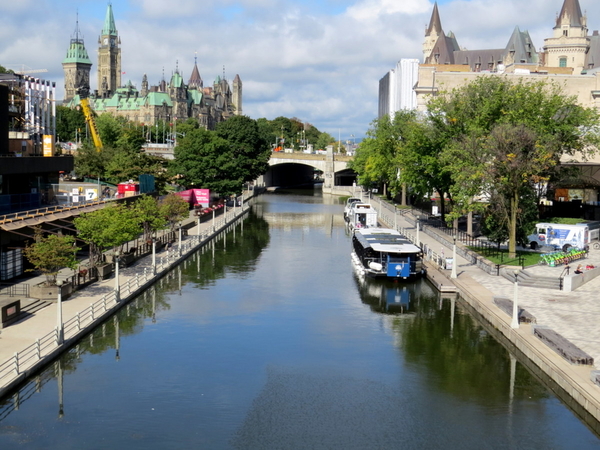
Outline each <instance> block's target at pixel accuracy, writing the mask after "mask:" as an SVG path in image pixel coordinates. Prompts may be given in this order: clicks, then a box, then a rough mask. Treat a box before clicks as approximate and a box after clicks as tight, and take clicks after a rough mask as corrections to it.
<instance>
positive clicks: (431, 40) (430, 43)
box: [423, 2, 444, 62]
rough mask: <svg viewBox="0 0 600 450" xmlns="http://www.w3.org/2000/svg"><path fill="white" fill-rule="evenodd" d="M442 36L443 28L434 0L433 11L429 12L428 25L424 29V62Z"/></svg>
mask: <svg viewBox="0 0 600 450" xmlns="http://www.w3.org/2000/svg"><path fill="white" fill-rule="evenodd" d="M442 36H444V30H443V29H442V21H441V20H440V13H439V11H438V5H437V2H435V3H434V4H433V12H432V13H431V20H430V21H429V26H428V27H427V28H426V29H425V40H424V41H423V61H424V62H425V61H428V60H430V59H431V53H432V52H433V49H434V47H435V44H436V42H437V41H438V39H439V38H440V37H442Z"/></svg>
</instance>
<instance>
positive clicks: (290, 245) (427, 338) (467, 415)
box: [0, 193, 599, 449]
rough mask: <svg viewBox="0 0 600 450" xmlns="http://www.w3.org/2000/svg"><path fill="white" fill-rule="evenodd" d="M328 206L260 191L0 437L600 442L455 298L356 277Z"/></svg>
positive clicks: (6, 421) (156, 443) (159, 443)
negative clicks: (242, 216) (239, 220)
mask: <svg viewBox="0 0 600 450" xmlns="http://www.w3.org/2000/svg"><path fill="white" fill-rule="evenodd" d="M337 202H338V200H337V199H335V198H331V197H327V196H325V197H322V196H320V195H312V194H311V195H306V194H304V195H300V194H298V193H295V194H287V195H264V196H262V197H260V198H259V199H258V201H257V202H256V204H255V206H254V208H253V213H252V214H251V216H250V217H249V218H248V219H247V220H246V221H245V222H244V224H243V226H242V225H238V226H237V227H236V228H235V230H233V229H232V230H230V231H229V232H228V233H227V234H226V235H225V236H223V237H222V238H221V239H219V240H218V241H216V242H215V243H214V245H213V244H210V245H207V246H206V247H205V248H204V249H203V250H202V252H200V253H198V254H197V255H195V256H194V257H193V258H190V259H189V260H188V261H187V262H186V264H184V265H183V266H181V267H180V269H178V270H174V271H173V272H172V273H171V274H170V275H169V276H168V277H166V278H164V279H163V281H162V282H161V283H160V284H158V285H157V286H156V289H152V290H150V291H148V292H146V293H145V295H143V296H142V297H140V298H139V299H138V300H137V301H135V302H133V303H131V304H130V305H129V306H128V307H126V308H124V309H123V310H122V311H121V312H120V313H119V314H118V315H117V316H116V317H115V318H114V319H111V320H109V321H108V322H107V323H105V324H104V325H103V326H101V327H100V328H98V329H97V330H96V331H95V332H94V333H93V334H92V335H90V336H89V337H88V338H86V339H85V340H84V341H82V342H81V343H80V345H79V346H78V347H76V348H74V349H73V350H72V351H70V352H69V353H68V354H66V355H65V356H64V357H63V358H62V359H61V360H60V361H59V362H58V363H57V364H54V365H53V366H52V367H50V368H49V369H48V370H47V371H45V372H44V373H43V374H41V375H40V376H39V377H38V378H37V379H34V380H31V382H30V383H29V384H28V385H27V386H25V387H24V388H23V390H22V391H21V392H20V393H19V395H18V396H15V397H13V398H9V399H5V400H4V403H3V405H2V408H1V409H0V449H9V448H27V449H38V448H39V449H42V448H44V449H45V448H61V449H96V448H98V449H104V448H106V449H108V448H110V449H114V448H132V449H137V448H139V449H148V448H156V449H184V448H185V449H187V448H206V449H229V448H231V449H295V448H298V449H337V448H339V449H375V448H377V449H388V448H389V449H391V448H394V449H395V448H402V449H425V448H444V449H455V448H457V449H459V448H464V449H471V448H473V449H479V448H486V449H505V448H515V449H516V448H519V449H520V448H535V449H537V448H539V449H546V448H555V449H562V448H564V449H570V448H577V449H582V448H598V447H599V441H598V438H597V437H596V436H595V435H594V434H593V433H592V432H591V431H590V430H589V429H588V428H587V427H586V426H585V425H584V424H583V423H582V422H581V421H580V420H579V419H578V418H577V417H576V416H575V415H574V414H573V413H572V412H571V411H570V410H569V409H568V408H567V407H565V406H564V405H563V404H562V403H561V402H560V401H559V400H558V399H557V398H556V397H554V396H553V394H552V393H551V392H550V391H549V390H548V389H547V388H546V387H544V386H543V385H541V384H540V383H539V382H538V381H537V380H536V379H535V378H534V377H533V376H532V375H531V374H530V373H529V372H528V371H527V370H526V369H525V368H524V367H523V366H522V365H521V364H519V363H515V360H514V359H512V358H511V356H510V355H509V353H508V352H507V351H506V350H505V348H504V347H503V346H502V345H500V344H499V343H497V342H496V341H495V340H494V339H493V338H492V337H491V336H490V335H489V334H488V333H487V332H486V331H485V330H484V329H483V328H482V327H480V326H479V325H478V324H477V323H476V322H475V321H474V320H473V319H472V317H471V316H470V315H468V314H466V313H465V312H464V311H463V309H462V307H461V305H460V302H454V301H450V300H448V299H446V300H444V299H440V297H439V295H438V294H437V293H436V291H435V290H434V289H433V288H431V287H430V286H429V285H428V284H427V283H426V282H424V281H421V282H416V283H410V284H403V283H393V282H373V281H372V280H361V279H359V278H357V276H356V275H355V273H354V271H353V270H352V266H351V263H350V258H349V255H350V238H349V236H348V233H347V231H346V229H345V227H344V223H343V220H342V210H343V206H342V205H341V204H338V203H337ZM0 344H1V341H0ZM15 406H18V409H17V408H15Z"/></svg>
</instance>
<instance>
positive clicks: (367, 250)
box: [352, 228, 425, 279]
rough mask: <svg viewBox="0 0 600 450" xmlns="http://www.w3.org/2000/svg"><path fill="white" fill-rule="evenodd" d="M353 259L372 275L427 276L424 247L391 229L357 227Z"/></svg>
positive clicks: (399, 277) (366, 273)
mask: <svg viewBox="0 0 600 450" xmlns="http://www.w3.org/2000/svg"><path fill="white" fill-rule="evenodd" d="M352 248H353V251H352V260H353V262H354V263H355V264H356V265H357V267H358V268H359V269H360V270H361V271H364V274H365V275H367V276H370V277H376V278H377V277H384V278H392V279H411V278H417V277H420V276H423V275H424V274H425V268H424V267H423V252H422V250H421V249H420V248H419V247H417V246H416V245H414V244H413V243H411V242H410V241H409V240H408V239H407V238H406V237H405V236H404V235H402V234H400V233H399V232H398V231H396V230H392V229H390V228H357V229H356V230H355V231H354V235H353V237H352Z"/></svg>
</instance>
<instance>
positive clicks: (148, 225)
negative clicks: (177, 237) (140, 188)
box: [132, 195, 187, 239]
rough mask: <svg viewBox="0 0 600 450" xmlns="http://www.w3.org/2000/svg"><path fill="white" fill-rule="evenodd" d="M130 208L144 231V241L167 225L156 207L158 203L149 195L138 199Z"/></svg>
mask: <svg viewBox="0 0 600 450" xmlns="http://www.w3.org/2000/svg"><path fill="white" fill-rule="evenodd" d="M132 208H133V210H134V212H135V215H136V217H137V219H138V221H139V223H140V224H141V226H142V229H143V230H144V239H149V238H150V237H152V234H153V233H154V232H156V231H158V230H160V229H162V228H164V226H165V225H166V224H167V220H166V218H165V215H163V214H162V213H161V211H160V208H159V206H158V201H157V200H156V198H154V197H152V196H150V195H142V196H141V197H139V198H138V199H137V200H136V202H135V203H134V204H133V205H132ZM186 208H187V205H186Z"/></svg>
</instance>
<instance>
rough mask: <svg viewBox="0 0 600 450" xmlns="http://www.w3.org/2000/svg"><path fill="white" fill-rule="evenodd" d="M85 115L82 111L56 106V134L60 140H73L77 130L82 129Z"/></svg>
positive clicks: (83, 128)
mask: <svg viewBox="0 0 600 450" xmlns="http://www.w3.org/2000/svg"><path fill="white" fill-rule="evenodd" d="M85 126H86V125H85V117H84V115H83V111H81V110H78V109H72V108H67V107H66V106H61V105H58V106H57V107H56V135H57V138H58V140H60V141H62V142H66V141H73V142H74V141H75V138H76V134H77V133H78V132H79V131H78V130H84V133H85Z"/></svg>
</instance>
